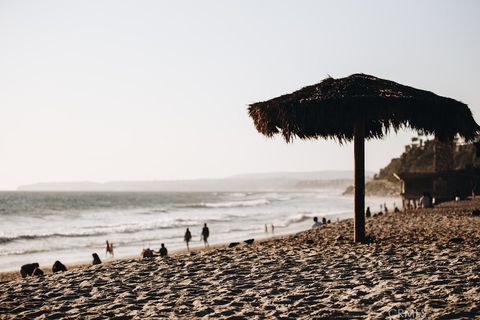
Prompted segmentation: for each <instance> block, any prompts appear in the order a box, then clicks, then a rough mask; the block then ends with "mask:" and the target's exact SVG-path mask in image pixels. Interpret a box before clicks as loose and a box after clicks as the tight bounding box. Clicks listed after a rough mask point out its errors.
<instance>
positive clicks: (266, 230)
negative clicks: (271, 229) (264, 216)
mask: <svg viewBox="0 0 480 320" xmlns="http://www.w3.org/2000/svg"><path fill="white" fill-rule="evenodd" d="M265 233H268V228H267V224H265Z"/></svg>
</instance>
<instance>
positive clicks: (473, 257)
mask: <svg viewBox="0 0 480 320" xmlns="http://www.w3.org/2000/svg"><path fill="white" fill-rule="evenodd" d="M474 209H480V200H474V201H461V202H458V203H454V202H451V203H445V204H442V205H440V206H439V207H437V208H435V209H425V210H416V211H409V212H401V213H390V214H388V215H382V216H380V217H375V218H370V219H367V233H368V234H369V235H371V237H372V239H373V241H372V243H370V244H354V243H352V242H351V240H350V239H351V231H352V227H353V222H352V220H343V221H340V222H337V223H332V224H330V225H328V226H327V227H324V228H321V229H317V230H310V231H305V232H302V233H298V234H295V235H290V236H284V237H279V238H277V239H271V240H267V241H263V242H259V243H254V244H253V245H251V246H249V245H246V244H243V243H242V244H241V245H240V246H238V247H235V248H227V247H226V246H223V247H221V248H216V249H213V250H206V251H200V252H198V253H197V254H195V255H189V254H187V253H183V254H177V255H174V256H171V257H169V258H160V257H158V258H154V259H150V260H141V259H138V258H137V259H128V260H116V261H113V262H111V263H109V264H103V265H97V266H88V267H80V268H77V269H72V270H69V271H67V272H65V273H60V274H54V275H45V276H43V277H29V278H25V279H14V280H11V281H8V282H4V283H2V284H1V289H0V318H2V319H23V318H35V317H38V319H61V318H68V317H71V318H84V319H105V318H115V317H121V318H124V319H129V318H136V319H144V318H171V319H189V318H198V317H206V318H224V319H255V318H258V319H261V318H285V319H287V318H291V319H298V318H303V319H346V318H349V319H351V318H353V319H355V318H358V319H363V318H388V317H389V316H392V319H395V318H397V319H398V318H400V317H399V314H400V313H402V312H403V318H405V314H406V313H408V314H409V315H410V316H412V315H413V314H414V315H415V316H416V317H417V318H418V319H422V318H423V319H432V318H435V319H441V318H443V319H462V318H464V319H471V318H474V317H475V316H478V315H480V264H479V263H478V261H479V258H480V248H479V243H480V242H479V240H480V217H474V216H472V210H474ZM3 279H4V280H6V278H3Z"/></svg>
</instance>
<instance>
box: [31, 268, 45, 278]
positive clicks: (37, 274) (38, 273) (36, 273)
mask: <svg viewBox="0 0 480 320" xmlns="http://www.w3.org/2000/svg"><path fill="white" fill-rule="evenodd" d="M32 275H34V276H37V277H40V276H43V271H42V269H40V268H35V270H33V274H32Z"/></svg>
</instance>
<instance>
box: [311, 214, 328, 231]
mask: <svg viewBox="0 0 480 320" xmlns="http://www.w3.org/2000/svg"><path fill="white" fill-rule="evenodd" d="M329 223H331V221H330V219H329V220H327V218H325V217H323V218H322V222H320V221H318V217H313V225H312V229H316V228H320V227H321V226H323V225H326V224H329Z"/></svg>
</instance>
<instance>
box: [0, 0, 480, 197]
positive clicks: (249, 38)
mask: <svg viewBox="0 0 480 320" xmlns="http://www.w3.org/2000/svg"><path fill="white" fill-rule="evenodd" d="M479 16H480V2H479V1H474V0H472V1H439V0H434V1H416V0H415V1H383V0H379V1H368V0H367V1H303V0H302V1H279V0H272V1H254V0H242V1H197V0H192V1H182V0H178V1H122V0H112V1H107V0H105V1H98V0H95V1H85V0H82V1H62V0H59V1H34V0H31V1H28V0H27V1H13V0H12V1H1V0H0V190H9V189H15V188H16V187H17V186H19V185H24V184H29V183H36V182H53V181H111V180H156V179H196V178H219V177H227V176H230V175H235V174H241V173H250V172H272V171H316V170H330V169H336V170H352V169H353V146H352V144H346V145H344V146H339V145H338V144H337V143H336V142H334V141H327V140H316V141H308V142H303V141H300V140H296V141H294V142H293V143H291V144H286V143H285V142H284V141H283V140H282V139H281V138H280V137H277V138H273V139H271V138H266V137H264V136H262V135H261V134H259V133H258V132H257V131H256V130H255V128H254V126H253V122H252V120H251V119H250V118H249V117H248V114H247V107H248V104H250V103H253V102H256V101H263V100H267V99H270V98H273V97H276V96H278V95H281V94H285V93H289V92H292V91H295V90H297V89H300V88H302V87H303V86H306V85H310V84H314V83H317V82H319V81H321V80H322V79H324V78H326V77H327V76H332V77H334V78H340V77H345V76H348V75H350V74H353V73H367V74H371V75H374V76H377V77H380V78H385V79H390V80H394V81H397V82H399V83H402V84H406V85H410V86H413V87H417V88H420V89H425V90H429V91H433V92H435V93H437V94H439V95H442V96H449V97H453V98H455V99H457V100H460V101H462V102H464V103H467V104H468V105H469V106H470V108H471V110H472V112H473V114H474V117H475V119H476V120H477V121H479V120H480V90H479V84H480V59H479V58H478V57H480V40H479V39H480V19H478V17H479ZM413 135H415V133H414V132H411V131H402V132H400V133H398V134H394V133H392V134H389V135H388V136H387V137H386V138H385V139H383V140H376V141H369V142H367V144H366V169H367V170H370V171H378V170H379V169H380V168H381V167H383V166H385V165H386V164H388V162H389V161H390V159H391V158H393V157H398V156H399V155H400V154H401V153H402V151H403V150H404V145H405V144H407V143H408V142H409V141H410V138H411V137H412V136H413Z"/></svg>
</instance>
